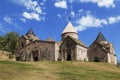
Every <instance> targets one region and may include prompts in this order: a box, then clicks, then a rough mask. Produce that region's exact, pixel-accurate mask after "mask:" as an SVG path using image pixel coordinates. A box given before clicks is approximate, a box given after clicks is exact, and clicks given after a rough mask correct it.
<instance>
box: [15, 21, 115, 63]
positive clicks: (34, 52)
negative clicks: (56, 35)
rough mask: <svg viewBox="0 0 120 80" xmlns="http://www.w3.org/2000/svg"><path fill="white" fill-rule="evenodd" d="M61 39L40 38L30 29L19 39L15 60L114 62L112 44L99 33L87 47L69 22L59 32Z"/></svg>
mask: <svg viewBox="0 0 120 80" xmlns="http://www.w3.org/2000/svg"><path fill="white" fill-rule="evenodd" d="M61 38H62V40H61V41H60V42H56V41H54V40H53V39H52V38H50V37H49V38H48V39H47V40H40V39H39V38H38V37H37V36H36V35H35V34H34V32H33V30H32V29H30V30H29V31H28V32H27V33H26V34H24V35H22V36H21V37H20V39H19V46H18V48H17V51H16V60H17V61H44V60H45V61H58V60H59V61H76V60H82V61H94V62H108V63H113V64H115V63H116V61H115V60H116V56H115V54H114V51H113V50H114V48H113V46H112V44H110V43H108V42H107V41H106V40H105V39H104V37H103V36H102V34H101V33H100V34H99V35H98V37H97V39H96V40H95V41H94V43H93V44H92V45H91V46H90V47H89V48H88V47H86V46H85V44H83V43H82V42H81V41H80V40H79V39H78V32H77V31H76V30H75V29H74V27H73V25H72V23H71V22H69V23H68V24H67V25H66V27H65V29H64V30H63V32H62V33H61Z"/></svg>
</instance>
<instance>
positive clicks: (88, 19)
mask: <svg viewBox="0 0 120 80" xmlns="http://www.w3.org/2000/svg"><path fill="white" fill-rule="evenodd" d="M77 24H78V26H77V27H76V29H77V31H82V30H85V29H86V28H91V27H96V28H97V27H102V26H103V25H107V24H108V22H107V20H105V19H98V18H95V17H94V16H92V15H91V14H87V15H86V16H83V17H82V18H81V19H79V20H78V21H77Z"/></svg>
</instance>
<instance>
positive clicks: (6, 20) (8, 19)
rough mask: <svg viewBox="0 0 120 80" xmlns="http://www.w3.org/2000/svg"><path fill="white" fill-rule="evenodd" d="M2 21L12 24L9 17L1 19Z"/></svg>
mask: <svg viewBox="0 0 120 80" xmlns="http://www.w3.org/2000/svg"><path fill="white" fill-rule="evenodd" d="M3 20H4V21H5V22H7V23H9V24H12V19H11V18H10V17H8V16H5V17H4V18H3Z"/></svg>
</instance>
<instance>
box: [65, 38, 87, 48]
mask: <svg viewBox="0 0 120 80" xmlns="http://www.w3.org/2000/svg"><path fill="white" fill-rule="evenodd" d="M67 37H69V38H71V39H72V40H73V41H74V42H75V43H76V44H78V45H80V46H82V47H85V48H87V47H86V45H85V44H84V43H83V42H81V41H80V40H78V39H76V38H73V37H70V36H67Z"/></svg>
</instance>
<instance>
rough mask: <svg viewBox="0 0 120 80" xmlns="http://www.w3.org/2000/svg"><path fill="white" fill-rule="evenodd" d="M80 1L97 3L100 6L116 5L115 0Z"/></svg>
mask: <svg viewBox="0 0 120 80" xmlns="http://www.w3.org/2000/svg"><path fill="white" fill-rule="evenodd" d="M80 2H92V3H96V4H97V5H98V6H99V7H107V8H109V7H115V3H114V2H115V0H80Z"/></svg>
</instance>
